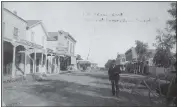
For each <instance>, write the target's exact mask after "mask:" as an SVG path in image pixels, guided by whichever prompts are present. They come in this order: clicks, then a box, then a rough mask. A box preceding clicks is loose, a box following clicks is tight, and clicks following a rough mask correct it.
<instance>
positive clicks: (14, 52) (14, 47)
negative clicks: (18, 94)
mask: <svg viewBox="0 0 177 107" xmlns="http://www.w3.org/2000/svg"><path fill="white" fill-rule="evenodd" d="M15 54H16V45H15V44H13V61H12V78H15V73H16V66H15V57H16V55H15Z"/></svg>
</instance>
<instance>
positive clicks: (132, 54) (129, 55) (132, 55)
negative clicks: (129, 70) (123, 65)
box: [125, 48, 137, 61]
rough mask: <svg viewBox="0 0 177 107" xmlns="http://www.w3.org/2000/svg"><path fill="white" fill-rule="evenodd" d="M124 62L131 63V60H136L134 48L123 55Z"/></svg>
mask: <svg viewBox="0 0 177 107" xmlns="http://www.w3.org/2000/svg"><path fill="white" fill-rule="evenodd" d="M125 56H126V61H132V60H133V59H137V53H136V50H135V48H131V49H130V51H128V52H127V53H125Z"/></svg>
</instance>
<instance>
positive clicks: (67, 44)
mask: <svg viewBox="0 0 177 107" xmlns="http://www.w3.org/2000/svg"><path fill="white" fill-rule="evenodd" d="M67 47H68V51H69V41H68V42H67Z"/></svg>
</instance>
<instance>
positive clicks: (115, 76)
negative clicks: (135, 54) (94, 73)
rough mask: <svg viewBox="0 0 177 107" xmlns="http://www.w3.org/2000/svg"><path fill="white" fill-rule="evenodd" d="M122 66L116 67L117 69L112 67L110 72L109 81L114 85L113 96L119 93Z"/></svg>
mask: <svg viewBox="0 0 177 107" xmlns="http://www.w3.org/2000/svg"><path fill="white" fill-rule="evenodd" d="M120 72H121V70H120V66H119V65H116V66H115V67H113V66H111V67H110V68H109V70H108V75H109V80H110V81H111V85H112V94H113V95H115V94H116V95H117V94H118V92H119V78H120V75H119V74H120ZM115 92H116V93H115Z"/></svg>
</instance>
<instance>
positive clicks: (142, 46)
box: [135, 40, 149, 73]
mask: <svg viewBox="0 0 177 107" xmlns="http://www.w3.org/2000/svg"><path fill="white" fill-rule="evenodd" d="M135 44H136V47H135V50H136V53H137V56H138V57H137V60H138V62H143V66H142V69H141V70H142V71H140V72H142V73H143V71H144V66H145V62H146V59H147V57H148V56H149V53H147V48H148V44H147V43H143V42H142V41H139V40H136V41H135ZM138 66H139V67H141V65H138Z"/></svg>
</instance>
